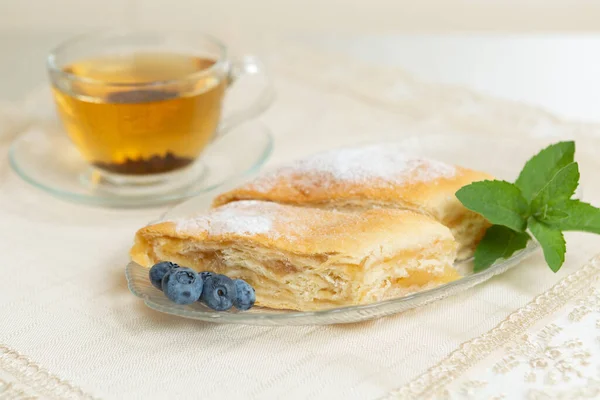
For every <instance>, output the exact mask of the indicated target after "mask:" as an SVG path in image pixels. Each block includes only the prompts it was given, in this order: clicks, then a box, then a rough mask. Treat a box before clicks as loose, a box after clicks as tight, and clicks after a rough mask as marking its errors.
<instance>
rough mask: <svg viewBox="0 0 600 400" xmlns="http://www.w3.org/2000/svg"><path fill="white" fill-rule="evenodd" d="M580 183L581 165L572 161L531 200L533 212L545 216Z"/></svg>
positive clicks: (571, 193) (568, 196)
mask: <svg viewBox="0 0 600 400" xmlns="http://www.w3.org/2000/svg"><path fill="white" fill-rule="evenodd" d="M578 185H579V166H578V165H577V163H576V162H572V163H571V164H569V165H567V166H566V167H564V168H562V169H560V170H559V171H558V172H557V173H556V175H554V176H553V177H552V179H550V180H549V181H548V183H547V184H546V185H545V186H544V187H543V188H542V189H541V190H540V191H539V192H538V194H537V196H535V198H534V199H533V200H532V202H531V209H532V211H533V214H534V215H535V216H536V217H537V216H544V215H546V213H547V212H548V209H550V208H552V206H553V205H554V204H557V203H562V202H564V201H565V200H568V199H570V198H571V196H573V194H574V193H575V189H577V186H578Z"/></svg>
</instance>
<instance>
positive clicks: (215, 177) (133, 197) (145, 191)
mask: <svg viewBox="0 0 600 400" xmlns="http://www.w3.org/2000/svg"><path fill="white" fill-rule="evenodd" d="M272 148H273V138H272V136H271V133H270V132H269V130H268V129H267V127H266V126H264V125H263V124H262V123H259V122H257V121H250V122H246V123H244V124H241V125H238V126H237V127H235V128H233V129H232V130H231V131H230V132H229V133H227V134H226V135H224V136H222V137H220V138H218V139H217V140H216V141H215V142H213V143H212V144H211V145H210V146H209V147H208V148H207V149H206V151H205V152H204V153H203V154H202V156H201V157H200V160H199V161H198V162H196V163H194V164H193V165H192V166H190V167H189V168H187V169H186V170H185V171H184V172H182V173H178V174H176V175H173V177H172V179H171V178H170V177H167V179H164V180H163V181H162V182H161V183H158V184H156V183H155V184H148V185H137V186H127V185H120V184H119V183H118V181H114V180H110V181H108V180H106V179H104V178H103V177H102V175H100V174H99V173H98V172H97V171H95V170H94V169H92V168H91V167H90V166H89V164H88V163H87V162H86V161H85V160H84V159H83V158H82V157H81V156H80V155H79V153H78V151H77V149H75V147H74V146H73V145H72V144H71V142H70V141H69V139H68V137H67V135H66V134H65V133H64V132H63V131H62V128H60V127H59V126H58V125H57V124H50V123H49V124H46V125H43V126H36V127H33V128H30V129H29V130H27V131H25V132H24V133H23V134H21V135H19V136H18V137H17V138H16V139H15V140H14V142H13V143H12V144H11V147H10V150H9V158H10V164H11V166H12V168H13V169H14V170H15V172H16V173H17V174H18V175H19V176H20V177H21V178H23V179H24V180H25V181H26V182H28V183H30V184H32V185H33V186H35V187H37V188H40V189H42V190H44V191H46V192H48V193H50V194H52V195H54V196H56V197H60V198H63V199H65V200H70V201H74V202H79V203H86V204H92V205H101V206H109V207H144V206H155V205H160V204H165V203H169V202H173V201H177V200H181V199H184V198H188V197H191V196H195V195H198V194H201V193H204V192H207V191H210V190H211V189H214V188H216V187H218V186H220V185H222V184H223V183H224V182H227V181H228V180H230V179H232V178H235V177H238V176H240V175H244V174H247V173H251V172H253V171H255V170H258V169H259V168H260V167H261V166H262V165H263V164H264V163H265V161H266V160H267V159H268V157H269V156H270V154H271V151H272Z"/></svg>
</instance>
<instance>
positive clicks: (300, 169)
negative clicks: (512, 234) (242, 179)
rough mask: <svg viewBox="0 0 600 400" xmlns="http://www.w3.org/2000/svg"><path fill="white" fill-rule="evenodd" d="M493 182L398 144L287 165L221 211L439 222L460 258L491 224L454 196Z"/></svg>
mask: <svg viewBox="0 0 600 400" xmlns="http://www.w3.org/2000/svg"><path fill="white" fill-rule="evenodd" d="M485 179H493V177H492V176H491V175H489V174H486V173H483V172H479V171H474V170H471V169H467V168H462V167H459V166H454V165H449V164H445V163H442V162H440V161H435V160H431V159H427V158H422V157H415V156H411V155H408V154H405V153H404V152H403V149H402V148H401V146H399V145H397V144H378V145H372V146H366V147H356V148H342V149H336V150H331V151H327V152H323V153H319V154H315V155H313V156H310V157H307V158H305V159H301V160H298V161H296V162H294V163H291V164H289V165H284V166H282V167H280V168H277V169H275V170H273V171H270V172H267V173H265V174H263V175H261V176H259V177H258V178H256V179H254V180H252V181H250V182H248V183H247V184H244V185H242V186H240V187H238V188H235V189H233V190H231V191H229V192H226V193H223V194H221V195H220V196H218V197H217V198H216V199H215V200H214V203H213V204H214V206H215V207H218V206H221V205H223V204H227V203H230V202H233V201H238V200H265V201H273V202H278V203H282V204H291V205H296V206H305V207H316V208H327V209H338V210H349V211H351V210H354V211H356V210H359V211H360V210H365V209H371V208H395V209H403V210H412V211H415V212H419V213H423V214H425V215H428V216H431V217H433V218H435V219H436V220H437V221H439V222H441V223H442V224H443V225H445V226H447V227H448V228H450V230H451V231H452V234H453V235H454V237H455V239H456V241H457V242H458V244H459V251H458V258H459V259H465V258H468V257H470V256H471V255H472V254H473V251H474V249H475V247H476V246H477V243H479V241H480V240H481V238H482V237H483V235H484V233H485V231H486V229H487V228H488V227H489V226H490V224H489V223H488V222H487V221H486V220H485V219H484V218H483V217H482V216H480V215H479V214H477V213H474V212H472V211H470V210H467V209H466V208H465V207H464V206H463V205H462V204H461V203H460V201H458V199H457V198H456V196H455V193H456V191H457V190H458V189H460V188H461V187H463V186H465V185H468V184H470V183H472V182H475V181H480V180H485Z"/></svg>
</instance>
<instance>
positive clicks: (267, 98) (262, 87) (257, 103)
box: [217, 56, 275, 136]
mask: <svg viewBox="0 0 600 400" xmlns="http://www.w3.org/2000/svg"><path fill="white" fill-rule="evenodd" d="M228 79H229V85H228V86H229V88H233V87H236V86H238V85H239V84H238V81H239V82H240V83H241V82H242V80H249V79H252V80H254V81H256V82H255V83H256V84H258V88H253V90H255V91H256V92H257V94H256V96H254V98H253V100H252V101H250V102H249V104H248V105H245V106H244V107H240V108H239V109H237V110H234V111H231V112H230V113H229V115H224V116H223V118H222V120H221V123H220V126H219V131H218V134H217V136H223V135H225V134H227V132H229V131H230V130H231V129H232V128H233V127H235V126H236V125H239V124H240V123H242V122H244V121H246V120H248V119H251V118H254V117H256V116H257V115H259V114H261V113H262V112H264V111H265V110H266V109H267V108H269V106H270V105H271V103H272V102H273V99H274V97H275V92H274V90H273V86H272V84H271V81H270V79H269V77H268V75H267V73H266V71H265V67H264V65H263V64H262V63H261V62H260V61H259V60H258V59H257V58H256V57H254V56H246V57H244V58H242V59H240V60H235V61H231V62H230V68H229V74H228ZM228 90H229V89H228ZM233 90H235V89H233ZM225 101H227V99H225Z"/></svg>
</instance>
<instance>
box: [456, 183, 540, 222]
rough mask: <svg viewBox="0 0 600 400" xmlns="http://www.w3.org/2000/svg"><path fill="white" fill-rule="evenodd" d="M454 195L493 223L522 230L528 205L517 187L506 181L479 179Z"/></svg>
mask: <svg viewBox="0 0 600 400" xmlns="http://www.w3.org/2000/svg"><path fill="white" fill-rule="evenodd" d="M456 197H457V198H458V200H460V202H461V203H463V205H464V206H465V207H467V208H468V209H469V210H471V211H475V212H476V213H478V214H481V215H483V216H484V217H485V218H486V219H487V220H488V221H490V222H491V223H492V224H494V225H504V226H506V227H508V228H510V229H512V230H515V231H519V232H523V231H525V228H526V226H527V213H528V212H529V205H528V204H527V201H525V199H524V198H523V196H522V195H521V192H520V191H519V189H518V188H517V187H516V186H515V185H513V184H512V183H509V182H506V181H481V182H474V183H471V184H470V185H467V186H464V187H462V188H461V189H459V190H458V192H456Z"/></svg>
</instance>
